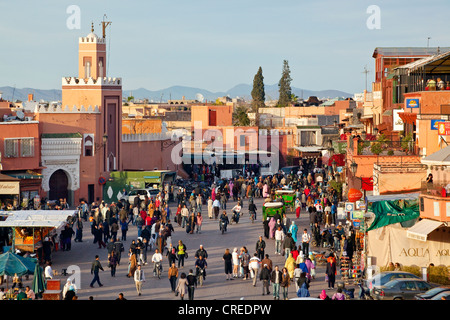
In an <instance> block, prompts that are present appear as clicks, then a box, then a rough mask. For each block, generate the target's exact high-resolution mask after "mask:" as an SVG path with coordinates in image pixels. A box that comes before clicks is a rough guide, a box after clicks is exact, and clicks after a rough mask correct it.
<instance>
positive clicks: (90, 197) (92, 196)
mask: <svg viewBox="0 0 450 320" xmlns="http://www.w3.org/2000/svg"><path fill="white" fill-rule="evenodd" d="M94 199H95V186H94V185H93V184H88V203H89V204H91V203H92V202H94Z"/></svg>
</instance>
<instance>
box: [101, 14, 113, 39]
mask: <svg viewBox="0 0 450 320" xmlns="http://www.w3.org/2000/svg"><path fill="white" fill-rule="evenodd" d="M107 18H108V17H107V16H106V14H104V15H103V21H102V22H101V26H102V36H103V39H105V38H106V27H107V26H109V25H110V24H111V23H112V22H111V21H106V20H105V19H107Z"/></svg>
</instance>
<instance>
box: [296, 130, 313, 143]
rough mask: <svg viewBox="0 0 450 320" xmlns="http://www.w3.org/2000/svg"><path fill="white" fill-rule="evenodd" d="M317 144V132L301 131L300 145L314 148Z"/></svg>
mask: <svg viewBox="0 0 450 320" xmlns="http://www.w3.org/2000/svg"><path fill="white" fill-rule="evenodd" d="M315 144H316V132H315V131H301V132H300V145H302V146H312V145H315Z"/></svg>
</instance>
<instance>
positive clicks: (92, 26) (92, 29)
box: [91, 21, 94, 32]
mask: <svg viewBox="0 0 450 320" xmlns="http://www.w3.org/2000/svg"><path fill="white" fill-rule="evenodd" d="M91 32H94V21H92V24H91Z"/></svg>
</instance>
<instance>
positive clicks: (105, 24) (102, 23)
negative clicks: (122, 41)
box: [100, 14, 112, 74]
mask: <svg viewBox="0 0 450 320" xmlns="http://www.w3.org/2000/svg"><path fill="white" fill-rule="evenodd" d="M107 18H108V17H107V16H106V14H104V15H103V21H102V22H101V23H100V24H101V26H102V37H103V39H105V38H106V27H108V26H109V25H110V24H111V23H112V22H111V21H106V20H105V19H107ZM110 34H111V33H110ZM110 49H111V37H109V42H108V58H107V59H106V74H108V71H109V53H110V52H111V50H110Z"/></svg>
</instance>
